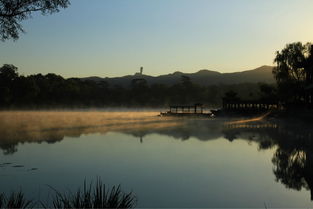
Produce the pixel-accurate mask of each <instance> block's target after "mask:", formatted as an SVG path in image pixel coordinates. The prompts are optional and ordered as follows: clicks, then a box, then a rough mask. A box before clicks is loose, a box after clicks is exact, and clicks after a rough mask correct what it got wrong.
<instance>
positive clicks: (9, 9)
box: [0, 0, 70, 41]
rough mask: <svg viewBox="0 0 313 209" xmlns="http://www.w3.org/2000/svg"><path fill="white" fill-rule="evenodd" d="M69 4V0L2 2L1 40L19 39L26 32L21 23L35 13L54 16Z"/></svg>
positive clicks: (0, 12)
mask: <svg viewBox="0 0 313 209" xmlns="http://www.w3.org/2000/svg"><path fill="white" fill-rule="evenodd" d="M69 4H70V2H69V0H0V39H1V40H2V41H5V40H7V39H13V40H16V39H18V38H19V33H20V32H24V30H23V27H22V25H21V21H23V20H25V19H28V18H30V17H31V14H32V13H33V12H41V14H43V15H45V14H52V13H54V12H58V11H59V10H60V8H66V7H67V6H68V5H69Z"/></svg>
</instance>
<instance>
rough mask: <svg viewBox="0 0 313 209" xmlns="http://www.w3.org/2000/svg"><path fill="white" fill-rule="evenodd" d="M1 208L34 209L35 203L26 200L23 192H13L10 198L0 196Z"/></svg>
mask: <svg viewBox="0 0 313 209" xmlns="http://www.w3.org/2000/svg"><path fill="white" fill-rule="evenodd" d="M0 208H21V209H24V208H33V201H31V200H26V198H25V196H24V194H23V193H22V192H12V193H11V194H10V196H9V197H7V196H6V195H5V194H0Z"/></svg>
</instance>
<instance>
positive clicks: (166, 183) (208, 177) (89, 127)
mask: <svg viewBox="0 0 313 209" xmlns="http://www.w3.org/2000/svg"><path fill="white" fill-rule="evenodd" d="M158 114H159V112H157V111H145V112H140V111H115V112H112V111H110V112H107V111H7V112H5V111H4V112H0V150H1V151H2V152H1V154H0V176H1V179H0V185H1V187H0V192H9V191H12V190H19V189H22V190H23V191H24V192H25V193H26V195H27V196H28V197H31V198H34V199H36V200H37V199H40V200H42V201H45V200H47V199H48V198H49V195H51V193H52V191H51V190H50V189H49V187H48V186H47V185H50V186H53V187H54V188H56V189H59V190H61V191H66V190H73V191H74V190H75V189H77V188H78V187H80V186H81V185H82V182H83V180H84V179H87V180H92V179H95V178H96V177H101V178H102V180H103V182H104V183H106V184H108V185H111V186H112V185H116V184H121V186H122V188H124V189H125V190H126V191H133V192H134V193H135V194H136V195H137V198H138V207H198V208H199V207H206V208H207V207H245V208H246V207H258V208H264V203H265V204H266V206H267V207H312V206H313V205H312V202H311V198H312V197H311V191H312V188H313V184H312V182H313V180H312V178H313V177H312V176H313V172H312V170H313V163H312V162H313V161H312V159H313V158H312V154H313V150H312V148H313V142H312V131H311V130H312V129H311V127H310V126H304V125H301V124H300V125H297V124H293V123H289V122H285V121H279V120H274V119H271V120H266V119H263V120H259V121H252V122H249V123H237V122H238V121H247V120H245V118H214V119H213V118H178V117H158ZM236 121H237V122H236Z"/></svg>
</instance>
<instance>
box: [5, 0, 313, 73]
mask: <svg viewBox="0 0 313 209" xmlns="http://www.w3.org/2000/svg"><path fill="white" fill-rule="evenodd" d="M312 11H313V1H312V0H71V5H70V6H69V7H68V8H66V9H65V10H61V12H59V13H55V14H52V15H47V16H41V15H40V14H35V15H33V18H31V19H28V20H26V21H23V23H22V24H23V27H24V30H25V31H26V33H25V34H21V36H20V39H18V40H17V41H11V40H9V41H5V42H0V65H3V64H14V65H15V66H17V67H18V68H19V70H18V71H19V73H20V74H24V75H30V74H36V73H42V74H47V73H56V74H59V75H62V76H64V77H86V76H100V77H116V76H123V75H129V74H134V73H136V72H138V71H139V69H140V67H141V66H143V67H144V70H143V71H144V74H147V75H154V76H156V75H161V74H168V73H172V72H175V71H181V72H197V71H199V70H201V69H208V70H215V71H219V72H223V73H226V72H235V71H243V70H250V69H254V68H257V67H259V66H262V65H273V59H274V57H275V52H276V51H278V50H281V49H283V48H284V46H285V45H286V44H287V43H292V42H297V41H301V42H303V43H306V42H313V26H312V20H313V12H312Z"/></svg>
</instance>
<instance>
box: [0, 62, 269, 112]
mask: <svg viewBox="0 0 313 209" xmlns="http://www.w3.org/2000/svg"><path fill="white" fill-rule="evenodd" d="M269 86H271V85H268V84H255V83H243V84H233V85H223V84H220V85H211V86H199V85H196V84H194V83H193V82H192V80H191V79H190V78H189V77H187V76H182V78H181V82H180V83H177V84H173V85H170V86H167V85H163V84H153V85H149V84H148V83H147V81H146V80H144V79H134V80H132V82H131V83H130V84H129V87H122V86H118V85H115V86H110V85H109V84H108V83H107V82H104V81H100V82H96V81H92V80H82V79H79V78H67V79H66V78H63V77H62V76H60V75H56V74H53V73H49V74H47V75H42V74H36V75H29V76H23V75H19V74H18V72H17V67H15V66H14V65H8V64H5V65H3V66H2V67H0V107H1V108H2V109H4V108H55V107H59V108H62V107H65V108H66V107H68V108H71V107H78V108H79V107H82V108H83V107H162V106H167V105H169V104H194V103H199V102H200V103H203V104H207V105H210V106H220V105H221V102H222V99H221V98H222V97H223V95H224V94H225V92H228V91H230V90H232V91H236V92H238V95H239V96H240V97H241V98H259V97H260V96H262V91H263V90H262V89H264V87H268V88H270V87H269Z"/></svg>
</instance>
